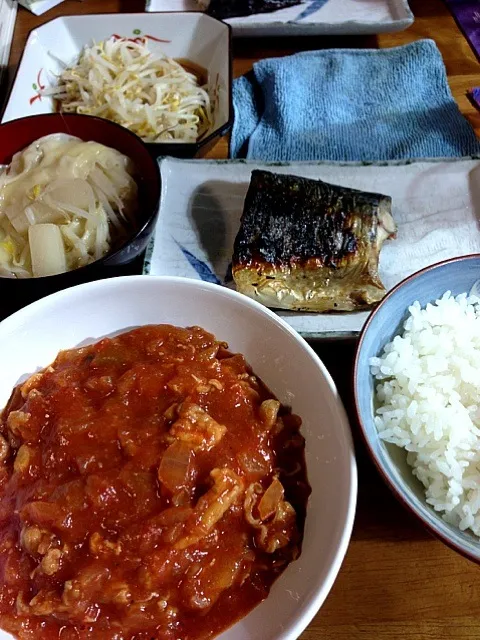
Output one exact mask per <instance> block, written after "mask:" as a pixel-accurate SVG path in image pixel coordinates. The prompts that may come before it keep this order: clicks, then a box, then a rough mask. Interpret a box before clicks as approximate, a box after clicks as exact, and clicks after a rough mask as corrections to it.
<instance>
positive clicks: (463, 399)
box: [370, 292, 480, 536]
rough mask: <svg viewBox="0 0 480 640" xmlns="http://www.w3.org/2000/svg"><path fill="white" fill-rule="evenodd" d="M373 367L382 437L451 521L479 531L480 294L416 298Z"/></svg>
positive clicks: (461, 526) (433, 502)
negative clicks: (424, 302) (400, 329)
mask: <svg viewBox="0 0 480 640" xmlns="http://www.w3.org/2000/svg"><path fill="white" fill-rule="evenodd" d="M370 366H371V372H372V375H373V376H374V377H375V379H376V381H378V382H376V386H375V424H376V427H377V429H378V432H379V435H380V437H381V438H382V439H383V440H384V441H386V442H390V443H393V444H395V445H397V446H399V447H402V448H403V449H405V450H406V451H407V462H408V464H409V465H410V466H411V467H412V468H413V473H414V475H415V476H416V477H417V478H418V479H419V480H420V482H421V483H422V484H423V485H424V487H425V495H426V500H427V503H428V504H430V505H431V506H432V507H433V508H434V509H435V511H438V512H440V513H441V514H442V517H443V519H444V520H445V521H447V522H448V523H450V524H453V525H455V526H457V527H459V528H460V529H461V530H462V531H463V530H466V529H470V530H471V531H472V532H473V533H474V534H475V535H477V536H480V298H479V297H474V296H468V295H467V294H461V295H459V296H456V297H453V296H452V295H451V294H450V292H447V293H445V294H444V295H443V296H442V298H441V299H439V300H437V301H436V302H434V303H433V304H428V305H427V306H426V307H425V308H423V309H422V308H421V307H420V304H419V303H418V302H414V304H413V305H412V306H411V307H410V308H409V316H408V318H407V320H406V321H405V323H404V325H403V333H402V334H401V335H397V336H396V337H395V338H394V339H393V341H392V342H390V343H388V344H387V345H386V346H385V348H384V350H383V352H382V354H381V355H380V357H377V358H371V359H370Z"/></svg>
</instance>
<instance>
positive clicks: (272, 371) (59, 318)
mask: <svg viewBox="0 0 480 640" xmlns="http://www.w3.org/2000/svg"><path fill="white" fill-rule="evenodd" d="M159 323H171V324H175V325H179V326H191V325H199V326H201V327H203V328H205V329H207V330H208V331H211V332H213V333H214V334H215V335H216V336H217V337H218V338H219V339H221V340H225V341H226V342H228V343H229V345H230V348H231V349H232V350H233V351H237V352H241V353H243V354H244V355H245V356H246V358H247V360H248V362H249V363H250V365H251V366H252V367H253V370H254V371H255V373H257V374H258V375H259V376H260V377H261V378H262V379H263V381H264V382H265V383H266V384H267V386H268V387H269V388H270V389H271V390H272V391H273V392H274V393H275V394H276V395H277V397H278V398H279V399H280V400H281V401H282V402H283V403H285V404H289V405H291V406H292V408H293V411H294V412H295V413H297V414H298V415H300V416H301V418H302V419H303V427H302V433H303V435H304V436H305V438H306V462H307V469H308V478H309V482H310V484H311V486H312V494H311V496H310V499H309V503H308V507H307V519H306V528H305V538H304V543H303V550H302V554H301V556H300V558H299V559H298V560H296V561H295V562H293V563H292V564H291V565H289V567H288V568H287V570H286V571H285V572H284V573H283V574H282V576H281V577H280V578H279V579H278V581H277V582H276V583H275V584H274V586H273V588H272V590H271V592H270V595H269V597H268V598H267V599H266V600H265V601H264V602H263V603H262V604H260V605H259V606H258V607H257V608H256V609H254V611H252V612H251V613H250V614H249V615H248V616H247V617H246V618H244V619H243V620H241V621H240V622H238V623H237V624H236V625H235V626H233V627H232V628H231V629H229V630H228V631H226V632H224V633H223V634H221V636H219V640H245V639H246V638H248V640H294V639H295V638H297V637H298V636H299V635H300V633H301V632H302V631H303V630H304V629H305V627H306V626H307V625H308V624H309V622H310V621H311V619H312V618H313V616H314V615H315V613H316V612H317V610H318V608H319V607H320V606H321V604H322V603H323V601H324V600H325V598H326V596H327V594H328V592H329V590H330V588H331V587H332V584H333V582H334V580H335V577H336V575H337V573H338V571H339V569H340V565H341V563H342V560H343V557H344V555H345V552H346V549H347V546H348V542H349V539H350V535H351V530H352V524H353V519H354V512H355V504H356V495H357V472H356V464H355V457H354V450H353V444H352V440H351V434H350V429H349V425H348V421H347V418H346V415H345V412H344V409H343V407H342V404H341V401H340V399H339V396H338V393H337V390H336V388H335V386H334V383H333V381H332V379H331V378H330V375H329V374H328V372H327V370H326V369H325V367H324V365H323V364H322V362H321V361H320V359H319V358H318V357H317V355H316V354H315V353H314V351H313V350H312V349H311V348H310V347H309V346H308V344H307V343H306V342H305V341H304V340H303V339H302V338H300V337H299V336H298V334H297V333H295V332H294V331H293V330H292V329H291V328H290V327H289V326H288V325H287V324H286V323H285V322H284V321H282V320H281V319H279V318H278V317H277V316H276V315H275V314H274V313H272V312H271V311H269V310H268V309H266V308H265V307H262V306H261V305H260V304H258V303H257V302H255V301H253V300H250V299H249V298H247V297H246V296H242V295H240V294H238V293H236V292H234V291H230V290H229V289H226V288H223V287H219V286H217V285H214V284H209V283H205V282H201V281H194V280H188V279H186V278H185V279H184V278H170V277H154V276H133V277H123V278H113V279H109V280H101V281H97V282H91V283H88V284H85V285H80V286H78V287H73V288H71V289H67V290H65V291H62V292H60V293H56V294H54V295H52V296H49V297H47V298H43V299H42V300H39V301H38V302H35V303H34V304H32V305H30V306H29V307H26V308H25V309H23V310H21V311H19V312H17V313H16V314H14V315H13V316H10V317H9V318H7V319H6V320H4V321H3V322H2V323H0V352H1V354H2V366H1V368H0V405H1V406H4V405H5V403H6V402H7V400H8V397H9V394H10V392H11V390H12V388H13V387H14V385H15V384H16V383H17V382H18V381H19V379H23V378H25V377H26V376H27V374H30V373H32V372H34V371H35V370H36V369H37V368H39V367H43V366H46V365H47V364H49V363H50V362H51V361H52V360H53V359H54V358H55V356H56V354H57V352H58V351H59V350H60V349H65V348H71V347H75V346H77V345H80V344H86V343H91V342H94V341H96V340H98V339H100V338H101V337H103V336H108V335H110V334H112V333H118V332H119V331H121V330H127V329H131V328H133V327H136V326H139V325H146V324H159ZM7 638H9V636H8V635H7V634H5V633H4V632H3V633H2V632H1V631H0V640H6V639H7Z"/></svg>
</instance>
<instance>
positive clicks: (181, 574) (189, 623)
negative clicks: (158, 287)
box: [0, 325, 310, 640]
mask: <svg viewBox="0 0 480 640" xmlns="http://www.w3.org/2000/svg"><path fill="white" fill-rule="evenodd" d="M300 424H301V421H300V419H299V418H298V417H297V416H295V415H293V414H292V413H291V412H290V411H289V410H288V409H286V408H285V407H283V406H280V403H279V402H278V401H277V400H276V399H275V398H274V397H273V396H272V394H271V393H270V392H269V391H268V389H267V388H266V387H265V386H264V385H263V384H262V383H261V381H260V380H259V379H258V378H256V377H255V375H253V374H252V372H251V370H250V369H249V367H248V365H247V363H246V362H245V359H244V358H243V356H241V355H238V354H236V355H232V354H231V353H229V352H228V351H227V345H226V344H225V343H222V342H219V341H217V340H216V339H215V337H214V336H212V335H211V334H209V333H207V332H206V331H204V330H203V329H200V328H198V327H193V328H189V329H183V328H177V327H173V326H170V325H159V326H147V327H142V328H139V329H135V330H133V331H130V332H128V333H124V334H122V335H120V336H118V337H115V338H113V339H104V340H101V341H100V342H98V343H96V344H94V345H91V346H87V347H82V348H79V349H73V350H70V351H64V352H61V353H60V354H59V355H58V357H57V359H56V360H55V362H54V363H53V364H52V365H51V366H49V367H47V368H46V369H45V370H44V371H42V372H40V373H37V374H34V375H33V376H31V377H30V378H29V379H28V380H27V382H25V383H23V384H22V385H20V386H19V387H17V388H16V389H15V390H14V392H13V394H12V396H11V398H10V401H9V403H8V405H7V407H6V408H5V410H4V412H3V414H2V419H1V421H0V486H1V490H0V581H1V586H0V626H1V627H2V628H4V629H6V630H7V631H9V632H11V633H12V634H14V635H15V636H16V637H18V638H22V639H27V638H28V639H35V640H43V639H46V640H50V639H53V638H55V639H57V638H58V639H61V640H79V639H82V640H83V639H87V640H88V639H98V640H151V639H155V640H157V639H158V640H194V639H195V640H200V639H202V640H203V639H205V638H212V637H214V636H215V635H217V634H219V633H220V632H221V631H223V630H224V629H225V628H227V627H229V626H230V625H232V624H233V623H234V622H236V621H237V620H238V619H239V618H241V617H243V616H244V615H245V614H247V613H248V612H249V611H250V610H251V609H252V608H253V607H255V606H256V605H257V604H258V603H259V602H261V601H262V600H263V599H264V598H266V597H267V595H268V592H269V589H270V587H271V585H272V583H273V582H274V580H275V579H276V578H277V577H278V576H279V575H280V574H281V573H282V571H283V570H284V569H285V567H286V566H287V565H288V563H289V562H290V561H292V560H294V559H295V558H296V557H297V556H298V555H299V553H300V545H301V540H302V534H303V525H304V520H305V510H306V503H307V499H308V495H309V493H310V487H309V486H308V482H307V477H306V469H305V461H304V439H303V437H302V436H301V435H300V433H299V428H300Z"/></svg>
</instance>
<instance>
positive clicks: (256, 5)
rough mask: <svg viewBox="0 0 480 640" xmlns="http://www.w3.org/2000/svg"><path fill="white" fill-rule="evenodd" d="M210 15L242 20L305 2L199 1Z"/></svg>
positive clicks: (266, 0) (259, 0) (276, 0)
mask: <svg viewBox="0 0 480 640" xmlns="http://www.w3.org/2000/svg"><path fill="white" fill-rule="evenodd" d="M197 2H198V4H199V5H200V7H201V8H202V9H203V10H204V11H206V13H208V14H209V15H211V16H213V17H214V18H219V19H220V20H226V19H228V18H240V17H243V16H250V15H252V14H254V13H271V12H272V11H278V10H279V9H286V8H287V7H293V6H295V5H297V4H301V3H302V2H303V0H197Z"/></svg>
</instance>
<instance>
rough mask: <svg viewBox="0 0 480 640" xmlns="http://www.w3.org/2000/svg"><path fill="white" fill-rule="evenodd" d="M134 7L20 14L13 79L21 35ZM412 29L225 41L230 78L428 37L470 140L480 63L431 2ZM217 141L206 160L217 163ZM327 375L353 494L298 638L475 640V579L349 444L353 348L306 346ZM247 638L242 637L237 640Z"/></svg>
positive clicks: (132, 0)
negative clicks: (334, 388)
mask: <svg viewBox="0 0 480 640" xmlns="http://www.w3.org/2000/svg"><path fill="white" fill-rule="evenodd" d="M144 4H145V3H144V1H143V0H84V1H83V2H80V1H79V0H67V1H66V2H64V3H63V4H61V5H60V6H58V7H56V8H55V9H52V10H51V11H49V12H48V13H46V14H44V15H43V16H41V17H35V16H34V15H33V14H31V13H29V12H27V11H25V10H24V9H22V8H20V9H19V13H18V19H17V25H16V30H15V36H14V43H13V46H12V53H11V63H10V68H9V75H10V78H12V77H13V74H14V71H15V69H16V66H17V63H18V61H19V59H20V56H21V53H22V51H23V47H24V44H25V40H26V38H27V35H28V33H29V31H30V30H31V29H32V28H34V27H36V26H37V25H40V24H42V23H43V22H44V21H46V20H49V19H51V18H53V17H55V16H58V15H71V14H77V13H103V12H113V11H120V12H135V11H139V10H142V8H143V6H144ZM410 6H411V8H412V10H413V12H414V14H415V23H414V25H413V26H412V27H410V29H408V30H407V31H404V32H401V33H394V34H385V35H381V36H379V37H375V36H373V37H372V36H368V37H360V36H358V37H336V38H326V37H323V38H315V37H308V38H291V39H289V38H281V39H273V38H272V39H269V38H261V39H259V40H258V41H257V40H255V39H248V40H245V41H243V40H235V41H234V73H235V76H239V75H242V74H243V73H245V72H247V71H248V70H249V69H251V67H252V64H253V63H254V62H255V61H256V60H258V59H261V58H265V57H271V56H278V55H285V54H290V53H294V52H297V51H301V50H308V49H318V48H327V47H332V48H333V47H391V46H396V45H401V44H406V43H408V42H411V41H413V40H418V39H419V38H432V39H433V40H435V42H436V43H437V45H438V47H439V48H440V51H441V52H442V55H443V58H444V61H445V64H446V67H447V72H448V78H449V82H450V86H451V89H452V92H453V95H454V97H455V99H456V100H457V102H458V105H459V107H460V109H461V110H462V112H463V113H464V114H465V116H466V117H467V118H468V119H469V121H470V122H471V124H472V125H473V126H474V127H475V129H476V132H477V135H479V136H480V113H479V112H478V111H476V110H475V109H474V108H473V107H472V105H471V104H470V102H469V101H468V100H467V98H466V96H465V92H466V91H467V89H469V88H471V87H472V86H474V85H479V84H480V65H479V63H478V61H477V60H476V58H475V56H474V54H473V53H472V51H471V49H470V47H469V45H468V43H467V41H466V40H465V39H464V37H463V35H462V34H461V32H460V31H459V29H458V27H457V26H456V24H455V21H454V20H453V19H452V17H451V16H450V14H449V12H448V11H447V9H446V8H445V6H444V4H443V2H442V1H441V0H411V2H410ZM226 155H227V141H226V140H225V139H224V140H221V141H220V142H219V143H218V144H217V146H216V147H215V148H214V149H213V150H212V151H211V152H210V156H211V157H226ZM315 348H316V350H317V352H318V353H319V354H320V356H321V357H322V359H323V360H324V362H325V364H326V365H327V367H328V368H329V369H330V371H331V373H332V375H333V376H334V378H335V381H336V383H337V385H338V387H339V390H340V393H341V395H342V398H343V400H344V403H345V405H346V408H347V410H348V412H349V415H350V417H351V422H352V429H353V433H354V438H355V441H356V448H357V460H358V467H359V496H358V508H357V515H356V521H355V526H354V530H353V536H352V541H351V544H350V547H349V550H348V552H347V556H346V558H345V561H344V563H343V566H342V569H341V571H340V574H339V576H338V579H337V581H336V583H335V585H334V587H333V589H332V591H331V593H330V595H329V597H328V598H327V601H326V602H325V604H324V606H323V607H322V609H321V611H320V612H319V613H318V614H317V616H316V617H315V619H314V620H313V622H312V623H311V625H310V626H309V627H308V629H307V630H306V631H305V632H304V634H303V635H302V636H301V640H370V639H372V640H458V639H460V638H462V639H465V640H467V639H468V640H475V639H476V638H479V639H480V573H479V571H478V569H477V567H476V565H474V564H473V563H472V562H470V561H468V560H465V559H464V558H462V557H460V556H459V555H458V554H456V553H455V552H453V551H451V550H450V549H448V548H447V547H445V546H444V545H443V544H442V543H441V542H438V541H437V540H435V539H433V538H432V537H430V535H429V534H428V533H427V532H426V531H425V530H424V529H423V528H422V526H421V525H420V524H419V523H418V522H417V521H416V520H415V519H414V518H413V516H411V515H410V514H409V513H408V512H407V511H405V509H404V508H403V507H402V506H400V504H398V503H397V502H396V500H395V498H394V497H393V496H392V495H391V494H390V492H389V490H388V489H387V488H386V487H385V485H384V484H383V481H382V480H381V478H380V476H379V475H378V473H377V472H376V470H375V469H374V467H373V465H372V463H371V462H370V460H369V458H368V456H367V453H366V450H365V448H364V447H363V444H362V443H361V442H360V441H359V437H358V427H357V425H356V423H355V419H354V416H353V410H352V400H351V398H352V393H351V377H352V363H353V354H354V349H355V343H354V342H353V341H337V342H333V343H332V342H331V343H328V344H326V343H319V344H316V345H315ZM246 640H247V639H246Z"/></svg>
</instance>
